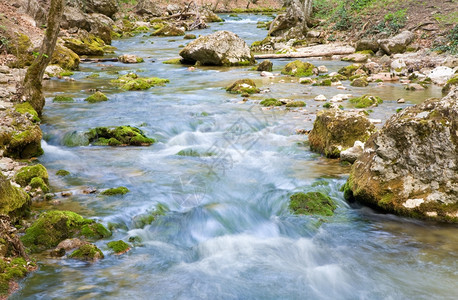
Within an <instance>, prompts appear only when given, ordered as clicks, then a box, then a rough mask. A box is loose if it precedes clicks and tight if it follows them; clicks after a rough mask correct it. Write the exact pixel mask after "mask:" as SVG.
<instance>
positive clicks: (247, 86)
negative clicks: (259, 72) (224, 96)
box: [226, 79, 260, 94]
mask: <svg viewBox="0 0 458 300" xmlns="http://www.w3.org/2000/svg"><path fill="white" fill-rule="evenodd" d="M226 91H227V92H229V93H232V94H255V93H259V92H260V89H258V88H257V87H256V83H255V82H254V81H253V80H252V79H240V80H237V81H236V82H234V83H233V84H231V85H230V86H228V87H226Z"/></svg>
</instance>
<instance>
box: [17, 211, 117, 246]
mask: <svg viewBox="0 0 458 300" xmlns="http://www.w3.org/2000/svg"><path fill="white" fill-rule="evenodd" d="M110 235H111V232H110V231H108V229H106V228H105V227H104V226H103V225H102V224H100V223H97V222H96V221H94V220H90V219H85V218H83V217H82V216H80V215H78V214H77V213H74V212H71V211H58V210H55V211H47V212H44V213H42V214H41V215H40V216H39V218H38V219H37V220H36V221H35V222H34V223H33V224H32V226H30V227H29V228H28V229H27V230H26V231H25V235H24V236H22V237H21V240H22V242H23V243H24V245H25V246H26V247H27V248H29V249H30V251H31V252H33V253H36V252H41V251H43V250H46V249H51V248H53V247H56V246H57V245H58V244H59V243H60V242H61V241H63V240H65V239H68V238H72V237H85V238H88V239H100V238H104V237H108V236H110Z"/></svg>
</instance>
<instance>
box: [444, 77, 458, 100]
mask: <svg viewBox="0 0 458 300" xmlns="http://www.w3.org/2000/svg"><path fill="white" fill-rule="evenodd" d="M455 86H458V74H456V75H455V76H453V77H452V78H450V79H449V80H448V81H447V83H446V84H445V86H444V87H443V88H442V94H443V95H444V96H445V95H447V94H448V93H449V92H450V91H451V90H452V88H453V87H455Z"/></svg>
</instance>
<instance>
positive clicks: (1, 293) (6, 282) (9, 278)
mask: <svg viewBox="0 0 458 300" xmlns="http://www.w3.org/2000/svg"><path fill="white" fill-rule="evenodd" d="M2 240H4V239H3V238H2ZM5 242H6V241H5ZM34 267H35V264H34V263H33V262H28V261H26V260H25V259H24V258H23V257H12V258H8V259H0V297H1V298H2V299H6V297H7V296H8V295H9V293H10V292H11V290H12V288H11V283H12V282H13V281H15V280H19V279H22V278H23V277H25V276H26V275H27V273H29V272H30V271H31V270H32V269H33V268H34Z"/></svg>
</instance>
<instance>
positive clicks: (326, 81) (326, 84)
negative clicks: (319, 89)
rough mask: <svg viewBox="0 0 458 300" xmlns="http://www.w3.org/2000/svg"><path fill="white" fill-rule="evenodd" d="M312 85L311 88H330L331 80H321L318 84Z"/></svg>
mask: <svg viewBox="0 0 458 300" xmlns="http://www.w3.org/2000/svg"><path fill="white" fill-rule="evenodd" d="M301 83H302V82H301ZM312 85H313V86H331V85H332V80H331V79H323V80H320V81H318V82H315V83H314V84H312Z"/></svg>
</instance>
